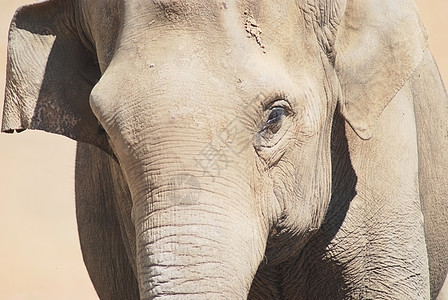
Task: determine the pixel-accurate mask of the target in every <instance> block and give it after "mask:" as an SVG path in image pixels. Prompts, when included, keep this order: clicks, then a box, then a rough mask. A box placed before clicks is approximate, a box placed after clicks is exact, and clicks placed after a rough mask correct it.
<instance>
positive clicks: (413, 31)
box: [308, 0, 428, 139]
mask: <svg viewBox="0 0 448 300" xmlns="http://www.w3.org/2000/svg"><path fill="white" fill-rule="evenodd" d="M308 3H313V4H312V5H309V6H310V7H311V8H309V10H310V11H312V12H313V14H314V15H315V16H316V19H317V20H316V21H317V22H316V23H317V24H318V25H317V28H315V30H316V32H317V36H318V39H319V42H320V44H321V45H322V48H323V49H324V51H325V52H326V53H327V55H328V56H329V57H330V60H331V62H332V63H333V65H334V67H335V71H336V74H337V77H338V79H339V82H340V86H341V91H342V95H341V99H340V107H341V110H342V114H343V115H344V117H345V119H346V120H347V122H348V123H349V124H350V125H351V127H352V128H353V130H354V131H355V132H356V133H357V134H358V135H359V136H360V137H361V138H363V139H369V138H370V137H371V135H372V132H373V128H374V127H375V124H376V122H377V120H378V119H379V117H380V115H381V113H382V112H383V110H384V108H385V107H386V106H387V104H388V103H389V102H390V101H391V100H392V99H393V98H394V97H395V95H396V94H397V92H398V91H399V90H400V89H401V88H402V87H403V85H404V84H405V83H406V81H407V80H408V79H409V78H410V76H411V75H412V73H413V72H414V70H415V69H416V68H417V66H418V65H419V63H420V62H421V60H422V57H423V51H424V50H425V49H426V48H427V47H428V45H427V35H426V31H425V29H424V27H423V25H422V23H421V20H420V17H419V15H418V11H417V7H416V6H415V3H414V2H413V0H383V1H377V0H334V1H333V0H311V1H310V0H308Z"/></svg>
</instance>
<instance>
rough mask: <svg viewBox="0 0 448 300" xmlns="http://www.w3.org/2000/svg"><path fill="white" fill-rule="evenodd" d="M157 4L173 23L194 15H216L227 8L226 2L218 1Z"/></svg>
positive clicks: (172, 0) (166, 0)
mask: <svg viewBox="0 0 448 300" xmlns="http://www.w3.org/2000/svg"><path fill="white" fill-rule="evenodd" d="M155 4H156V5H157V6H158V8H159V9H160V10H161V11H162V12H163V15H164V16H165V17H166V18H167V19H169V20H171V21H177V20H179V19H182V18H184V17H188V16H190V15H193V14H200V15H204V16H210V15H215V14H216V13H217V12H218V11H219V10H221V9H225V8H226V4H225V2H221V3H219V2H217V1H195V0H159V1H155Z"/></svg>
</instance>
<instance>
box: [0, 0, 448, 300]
mask: <svg viewBox="0 0 448 300" xmlns="http://www.w3.org/2000/svg"><path fill="white" fill-rule="evenodd" d="M7 70H8V74H7V76H8V80H7V87H6V102H5V111H4V120H3V127H2V129H3V131H6V132H12V131H13V130H24V129H26V128H31V129H40V130H45V131H48V132H53V133H58V134H63V135H66V136H68V137H71V138H73V139H75V140H77V141H79V142H82V143H79V144H78V156H77V170H76V194H77V199H76V201H77V204H76V205H77V215H78V224H79V235H80V240H81V246H82V250H83V254H84V259H85V263H86V266H87V269H88V271H89V274H90V277H91V278H92V281H93V283H94V285H95V288H96V290H97V292H98V294H99V296H100V297H101V298H102V299H138V298H141V299H159V298H164V299H218V298H225V299H242V298H246V297H248V298H250V299H361V298H362V299H364V298H366V299H429V298H434V297H435V295H437V293H438V290H439V289H440V286H441V284H442V282H443V280H444V278H445V274H446V270H447V267H448V266H447V264H448V262H447V258H448V257H447V256H446V255H445V254H446V253H448V245H447V242H448V239H446V236H448V224H447V223H448V216H447V214H448V200H447V197H448V176H446V175H447V174H448V152H447V151H446V149H448V139H447V132H448V118H447V117H448V106H447V95H446V93H445V90H444V87H443V84H442V82H441V80H440V76H439V74H438V71H437V67H436V64H435V62H434V61H433V58H432V56H431V53H430V52H429V50H428V49H427V43H426V35H425V32H424V29H423V27H422V25H421V23H420V19H419V17H418V13H417V11H416V7H415V5H414V3H413V2H412V1H409V0H386V1H382V2H381V5H378V4H377V1H375V0H353V1H344V0H335V1H324V0H297V1H264V0H259V1H251V0H239V1H231V0H223V1H194V0H184V1H180V0H178V1H175V0H161V1H143V0H129V1H123V0H121V1H120V0H108V1H89V0H59V1H58V0H53V1H46V2H43V3H39V4H35V5H31V6H27V7H24V8H22V9H20V10H18V12H17V14H16V15H15V17H14V20H13V22H12V25H11V31H10V38H9V56H8V69H7ZM89 144H90V145H89ZM92 145H93V146H92Z"/></svg>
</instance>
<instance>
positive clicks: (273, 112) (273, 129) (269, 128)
mask: <svg viewBox="0 0 448 300" xmlns="http://www.w3.org/2000/svg"><path fill="white" fill-rule="evenodd" d="M288 115H289V111H288V109H287V108H285V107H284V106H280V105H274V106H272V107H271V108H270V109H269V115H268V117H267V120H266V121H265V123H264V124H263V128H262V130H261V131H262V133H264V134H268V135H271V134H275V133H277V132H278V131H279V130H280V128H281V126H282V121H283V119H284V118H285V117H287V116H288Z"/></svg>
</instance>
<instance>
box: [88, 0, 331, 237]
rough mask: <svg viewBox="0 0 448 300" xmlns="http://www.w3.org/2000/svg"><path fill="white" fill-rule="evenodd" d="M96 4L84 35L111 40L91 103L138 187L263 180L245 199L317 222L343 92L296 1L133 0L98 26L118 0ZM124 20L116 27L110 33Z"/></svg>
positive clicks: (306, 226)
mask: <svg viewBox="0 0 448 300" xmlns="http://www.w3.org/2000/svg"><path fill="white" fill-rule="evenodd" d="M176 3H178V5H175V4H176ZM89 5H90V6H94V7H91V8H89V9H88V10H85V11H84V19H85V20H88V22H86V25H85V26H86V27H87V28H89V29H88V30H86V32H87V33H88V34H87V33H86V36H90V37H89V39H91V41H90V43H91V44H94V43H95V41H99V42H100V43H103V45H100V46H99V47H98V48H99V49H103V50H102V52H101V53H98V54H97V56H98V58H100V59H99V65H100V66H101V68H102V70H103V74H102V77H101V79H100V80H99V82H98V83H97V84H96V86H95V87H94V89H93V91H92V93H91V96H90V104H91V106H92V109H93V111H94V113H95V115H96V117H97V118H98V119H99V121H100V123H101V124H102V126H103V127H104V128H105V130H106V132H107V133H108V135H109V137H110V141H111V145H112V148H113V149H114V152H115V155H117V157H118V158H119V161H120V164H121V166H122V168H123V169H124V170H125V174H126V175H127V176H128V182H129V184H130V186H131V191H133V192H134V193H135V194H145V193H147V192H148V189H150V187H148V186H147V184H145V182H150V183H154V184H156V182H158V183H159V184H160V182H164V183H162V184H166V183H167V182H170V181H173V179H172V178H173V176H174V178H178V177H179V178H181V181H183V179H184V176H187V177H189V176H192V177H191V178H192V182H196V183H197V184H198V185H200V187H201V189H207V188H208V186H210V187H211V186H213V184H215V182H219V181H220V180H224V181H225V180H227V179H223V178H238V181H239V182H240V184H239V185H240V186H239V187H238V189H239V190H240V191H239V193H241V194H242V193H245V194H249V189H250V187H252V188H253V187H256V188H255V191H251V192H250V194H251V195H250V196H249V197H247V198H244V199H241V201H248V202H253V203H260V204H262V205H261V207H264V208H263V211H260V210H261V207H260V208H259V211H260V212H259V213H260V214H262V215H265V216H269V218H268V220H263V222H267V223H268V224H272V223H277V222H278V220H279V218H281V219H282V222H283V223H284V224H288V226H289V229H291V228H292V227H295V228H294V229H293V230H292V231H293V232H296V233H300V234H304V233H306V232H308V231H309V230H310V228H317V227H318V223H319V222H320V220H321V219H322V217H323V215H324V213H325V206H326V203H327V202H328V199H329V194H330V186H329V182H330V180H329V174H330V172H329V136H330V134H329V132H330V127H331V121H332V114H333V112H334V109H335V105H336V97H337V93H336V85H335V84H333V83H331V82H332V81H334V79H332V76H331V74H328V72H326V70H325V69H324V67H325V66H324V64H325V65H326V66H327V69H330V64H329V62H328V60H327V59H326V57H325V56H324V55H323V53H322V51H321V49H320V47H319V44H318V42H317V40H316V38H315V37H314V36H313V35H312V34H311V32H312V30H313V29H312V27H311V26H310V25H309V24H307V23H306V21H305V18H304V17H303V13H302V12H301V11H300V8H299V7H297V6H296V5H295V3H293V2H292V3H289V5H285V4H284V3H277V4H269V5H266V6H263V7H262V8H261V9H259V8H255V7H253V5H250V4H248V3H246V4H245V5H242V4H235V3H234V4H225V5H224V4H223V3H209V4H207V5H205V4H200V3H195V2H191V3H190V2H187V3H184V4H181V3H180V2H173V1H168V2H163V3H146V2H145V3H142V2H138V1H129V2H126V3H125V4H123V5H122V8H121V9H120V10H118V12H116V14H119V16H115V18H113V19H115V20H116V22H117V24H114V25H113V26H112V28H111V29H109V28H102V27H100V26H98V27H93V28H90V26H89V25H90V24H96V23H99V22H98V21H95V18H99V17H101V16H97V15H94V14H93V13H90V14H89V11H93V12H95V11H102V10H104V9H105V8H102V6H105V5H106V6H107V5H111V4H110V3H108V4H104V3H90V4H89ZM114 5H117V4H116V3H114ZM99 6H100V7H101V8H98V7H99ZM108 10H110V11H112V9H110V8H109V9H108ZM290 15H296V16H301V18H299V19H298V20H297V19H294V18H291V17H288V16H290ZM272 24H275V26H272ZM115 27H118V28H120V30H119V32H120V33H119V35H111V37H109V40H107V39H106V38H103V32H112V31H113V30H112V29H113V28H115ZM293 32H294V34H292V33H293ZM110 53H113V54H110ZM101 58H102V59H101ZM333 77H334V76H333ZM324 79H325V80H324ZM311 157H312V158H313V159H310V158H311ZM142 165H144V166H145V168H146V169H147V171H142V170H141V169H140V168H141V167H142ZM171 165H172V166H171ZM160 170H164V172H162V173H163V174H159V173H160ZM173 174H174V175H173ZM170 178H171V179H170ZM260 183H262V184H260ZM156 185H157V184H156ZM241 185H242V186H241ZM134 186H138V187H140V189H141V190H139V191H137V190H136V189H135V188H134ZM174 186H176V185H174ZM246 190H247V192H246ZM187 198H190V197H187ZM293 199H294V200H293ZM190 200H193V199H190ZM175 201H177V200H175ZM292 202H295V203H300V205H296V204H291V203H292ZM285 212H287V213H285ZM286 214H287V215H288V217H286V216H285V215H286ZM292 220H294V221H292ZM297 220H300V221H299V222H298V221H297ZM278 226H284V225H283V224H282V225H280V224H279V225H278ZM285 226H286V225H285Z"/></svg>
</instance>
